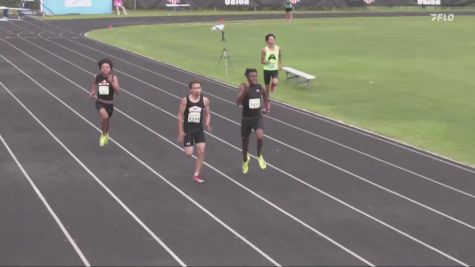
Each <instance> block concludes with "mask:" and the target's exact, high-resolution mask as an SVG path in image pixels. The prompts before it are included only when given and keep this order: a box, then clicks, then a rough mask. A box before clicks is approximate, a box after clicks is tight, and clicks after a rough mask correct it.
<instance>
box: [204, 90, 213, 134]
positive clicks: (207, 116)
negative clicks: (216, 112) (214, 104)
mask: <svg viewBox="0 0 475 267" xmlns="http://www.w3.org/2000/svg"><path fill="white" fill-rule="evenodd" d="M203 101H204V102H205V126H206V130H207V131H208V132H211V131H212V128H211V109H210V107H209V106H210V105H209V98H207V97H205V98H204V99H203Z"/></svg>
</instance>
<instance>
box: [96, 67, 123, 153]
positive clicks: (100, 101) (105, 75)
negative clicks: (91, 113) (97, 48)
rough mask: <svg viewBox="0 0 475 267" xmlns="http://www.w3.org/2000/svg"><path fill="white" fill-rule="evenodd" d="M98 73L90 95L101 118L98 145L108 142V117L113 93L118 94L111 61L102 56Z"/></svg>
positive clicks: (112, 108) (117, 81)
mask: <svg viewBox="0 0 475 267" xmlns="http://www.w3.org/2000/svg"><path fill="white" fill-rule="evenodd" d="M97 65H98V66H99V70H100V73H99V74H98V75H96V78H95V79H94V83H93V84H92V89H91V96H93V97H95V98H96V109H97V111H99V116H100V118H101V128H102V134H101V137H100V139H99V146H101V147H103V146H105V145H107V144H108V143H109V129H110V118H111V117H112V113H113V111H114V94H119V91H120V86H119V79H118V78H117V75H115V74H113V73H112V68H113V67H114V66H113V64H112V61H111V60H110V59H108V58H104V59H101V60H99V62H97Z"/></svg>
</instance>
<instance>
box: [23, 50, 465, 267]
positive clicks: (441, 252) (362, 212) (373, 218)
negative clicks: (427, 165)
mask: <svg viewBox="0 0 475 267" xmlns="http://www.w3.org/2000/svg"><path fill="white" fill-rule="evenodd" d="M24 54H25V53H24ZM26 55H27V54H26ZM27 56H29V55H27ZM29 57H30V58H32V59H33V60H36V59H34V58H33V57H31V56H29ZM64 60H66V59H64ZM36 61H37V60H36ZM66 61H67V60H66ZM37 62H38V63H40V62H39V61H37ZM67 62H69V61H67ZM69 63H70V64H72V63H71V62H69ZM40 64H42V63H40ZM42 65H43V66H45V67H46V68H48V69H50V70H51V71H53V72H55V73H56V74H58V75H59V76H61V77H62V78H64V79H66V80H68V81H69V82H70V83H72V84H74V85H76V86H77V87H78V88H80V89H81V90H83V91H84V92H86V93H87V90H85V89H83V88H82V87H81V86H79V85H78V84H76V83H74V82H73V81H71V80H70V79H68V78H67V77H65V76H63V75H62V74H60V73H58V72H56V71H55V70H53V69H51V68H50V67H48V66H46V65H44V64H42ZM72 65H74V66H76V67H78V68H79V69H82V68H81V67H79V66H77V65H75V64H72ZM82 70H83V69H82ZM85 72H87V73H90V72H88V71H85ZM90 74H91V75H93V73H90ZM122 89H123V88H122ZM123 91H124V92H127V93H128V94H130V95H132V96H135V95H134V94H132V93H130V92H128V91H127V90H125V89H123ZM135 97H137V98H138V99H140V100H142V101H143V102H144V103H147V104H149V105H151V106H154V107H156V108H157V109H159V110H161V111H163V112H164V113H166V114H168V115H170V116H172V117H174V118H176V116H175V115H173V114H171V113H169V112H168V111H165V110H163V109H161V108H160V107H158V106H155V105H154V104H152V103H150V102H148V101H146V100H143V99H141V98H140V97H138V96H135ZM118 112H119V113H121V114H123V115H124V116H126V117H129V118H131V119H132V120H134V121H135V122H136V123H139V124H140V125H142V126H143V127H144V128H146V129H147V130H149V131H151V132H152V133H154V134H155V135H157V136H159V137H160V138H162V139H163V140H165V141H167V142H168V143H170V144H172V145H173V146H175V147H177V148H178V149H180V150H181V147H179V146H177V145H176V144H175V143H174V142H172V141H170V140H168V139H166V138H164V137H163V136H161V135H160V134H159V133H157V132H155V131H153V130H151V129H150V128H149V127H147V126H145V125H143V124H142V123H140V122H138V121H136V120H135V119H133V118H132V117H130V116H129V115H127V114H125V113H123V112H122V111H120V110H118ZM209 134H210V133H209ZM210 135H211V136H212V137H214V138H216V139H217V140H220V141H221V142H223V143H225V144H227V145H229V146H231V147H233V148H235V149H236V150H239V148H237V147H235V146H234V145H232V144H230V143H228V142H226V141H225V140H222V139H220V138H219V137H217V136H214V135H213V134H210ZM252 157H254V158H256V157H255V156H252ZM205 164H206V166H208V167H210V168H212V169H215V168H214V167H213V166H211V165H209V164H207V163H205ZM269 166H271V167H272V168H274V169H276V170H277V171H279V172H281V173H283V174H284V175H287V176H289V177H290V178H292V179H294V180H296V181H298V182H300V183H302V184H304V185H306V186H308V187H310V188H311V189H313V190H315V191H318V192H320V193H322V194H323V195H325V196H327V197H329V198H331V199H333V200H335V201H337V202H339V203H340V204H342V205H344V206H346V207H349V208H350V209H352V210H354V211H356V212H358V213H360V214H362V215H364V216H366V217H368V218H370V219H372V220H374V221H376V222H378V223H380V224H382V225H383V226H386V227H388V228H389V229H391V230H393V231H395V232H397V233H399V234H401V235H403V236H405V237H407V238H409V239H411V240H413V241H415V242H416V243H418V244H421V245H423V246H425V247H427V248H429V249H431V250H433V251H435V252H437V253H439V254H441V255H443V256H445V257H447V258H449V259H455V258H453V257H452V256H450V255H448V254H447V253H445V252H443V251H441V250H439V249H437V248H435V247H433V246H431V245H429V244H427V243H425V242H423V241H421V240H419V239H417V238H415V237H413V236H411V235H409V234H407V233H405V232H403V231H401V230H399V229H397V228H396V227H393V226H391V225H389V224H387V223H385V222H383V221H382V220H379V219H377V218H376V217H373V216H371V215H370V214H368V213H366V212H364V211H361V210H359V209H357V208H356V207H353V206H351V205H350V204H348V203H346V202H344V201H342V200H340V199H338V198H336V197H334V196H332V195H330V194H328V193H326V192H325V191H323V190H321V189H319V188H317V187H314V186H312V185H310V184H308V183H307V182H305V181H302V180H301V179H299V178H297V177H295V176H293V175H292V174H289V173H287V172H285V171H283V170H281V169H279V168H277V167H275V166H273V165H271V164H269ZM220 173H221V172H220ZM225 177H226V178H228V177H227V176H225ZM228 179H230V178H228ZM230 181H232V182H234V183H236V184H237V185H238V186H241V187H244V186H243V185H241V184H240V183H238V182H236V181H234V180H232V179H231V180H230ZM244 188H245V190H250V189H248V188H247V187H244ZM304 226H305V225H304ZM455 260H456V261H457V262H458V260H457V259H455ZM460 262H461V261H460Z"/></svg>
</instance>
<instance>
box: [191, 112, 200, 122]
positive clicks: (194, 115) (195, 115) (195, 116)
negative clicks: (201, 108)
mask: <svg viewBox="0 0 475 267" xmlns="http://www.w3.org/2000/svg"><path fill="white" fill-rule="evenodd" d="M200 121H201V113H200V112H190V113H188V122H191V123H200Z"/></svg>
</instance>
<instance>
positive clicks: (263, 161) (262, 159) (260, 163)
mask: <svg viewBox="0 0 475 267" xmlns="http://www.w3.org/2000/svg"><path fill="white" fill-rule="evenodd" d="M257 161H259V167H261V169H263V170H265V169H266V168H267V163H266V161H265V160H264V157H263V156H262V154H261V155H260V156H259V157H258V158H257Z"/></svg>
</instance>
